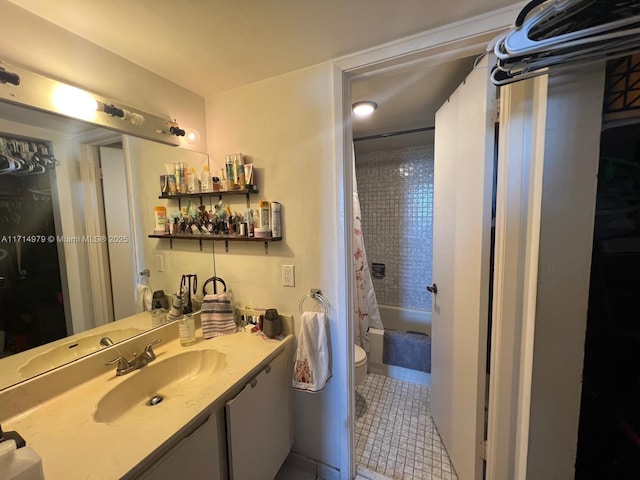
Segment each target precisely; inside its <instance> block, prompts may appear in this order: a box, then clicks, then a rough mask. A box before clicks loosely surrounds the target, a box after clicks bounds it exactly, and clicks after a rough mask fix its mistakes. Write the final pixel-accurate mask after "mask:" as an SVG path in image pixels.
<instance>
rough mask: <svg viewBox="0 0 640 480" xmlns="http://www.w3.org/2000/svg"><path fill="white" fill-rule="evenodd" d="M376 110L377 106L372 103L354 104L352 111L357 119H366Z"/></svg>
mask: <svg viewBox="0 0 640 480" xmlns="http://www.w3.org/2000/svg"><path fill="white" fill-rule="evenodd" d="M376 108H378V104H377V103H376V102H372V101H369V100H367V101H365V102H356V103H354V104H353V107H352V111H353V114H354V115H355V116H357V117H366V116H369V115H371V114H372V113H373V111H374V110H375V109H376Z"/></svg>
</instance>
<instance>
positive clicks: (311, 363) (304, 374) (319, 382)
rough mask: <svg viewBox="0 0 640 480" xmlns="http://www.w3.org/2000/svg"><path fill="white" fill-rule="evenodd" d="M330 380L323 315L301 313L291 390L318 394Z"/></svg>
mask: <svg viewBox="0 0 640 480" xmlns="http://www.w3.org/2000/svg"><path fill="white" fill-rule="evenodd" d="M329 378H331V371H330V370H329V348H328V345H327V330H326V327H325V316H324V313H319V312H303V313H302V318H301V321H300V335H299V337H298V349H297V350H296V358H295V361H294V364H293V378H292V385H293V388H296V389H298V390H305V391H307V392H319V391H320V390H322V389H323V388H324V386H325V385H326V383H327V381H328V380H329Z"/></svg>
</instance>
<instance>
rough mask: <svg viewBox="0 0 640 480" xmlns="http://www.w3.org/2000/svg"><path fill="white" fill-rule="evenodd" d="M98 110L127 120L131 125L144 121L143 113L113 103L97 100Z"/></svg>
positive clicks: (140, 123)
mask: <svg viewBox="0 0 640 480" xmlns="http://www.w3.org/2000/svg"><path fill="white" fill-rule="evenodd" d="M98 111H101V112H104V113H106V114H107V115H111V116H112V117H117V118H121V119H123V120H127V121H129V122H130V123H131V125H136V126H140V125H142V124H143V123H144V115H141V114H139V113H134V112H130V111H129V110H126V109H124V108H119V107H116V106H115V105H114V104H106V103H102V102H98Z"/></svg>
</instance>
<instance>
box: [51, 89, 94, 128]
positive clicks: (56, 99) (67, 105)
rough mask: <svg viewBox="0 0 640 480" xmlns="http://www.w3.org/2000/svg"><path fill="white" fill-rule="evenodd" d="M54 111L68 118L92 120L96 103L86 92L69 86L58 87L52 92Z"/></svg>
mask: <svg viewBox="0 0 640 480" xmlns="http://www.w3.org/2000/svg"><path fill="white" fill-rule="evenodd" d="M52 100H53V104H54V105H55V107H56V109H57V110H58V111H59V112H60V113H63V114H65V115H68V116H70V117H74V118H79V119H81V120H92V119H94V118H95V116H96V110H97V108H98V102H97V101H96V99H95V98H93V97H92V96H91V95H89V94H88V93H87V92H85V91H83V90H80V89H79V88H75V87H72V86H70V85H58V86H57V87H56V88H55V90H54V91H53V95H52Z"/></svg>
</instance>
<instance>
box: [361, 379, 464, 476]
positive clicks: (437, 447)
mask: <svg viewBox="0 0 640 480" xmlns="http://www.w3.org/2000/svg"><path fill="white" fill-rule="evenodd" d="M429 402H430V390H429V387H426V386H423V385H418V384H415V383H409V382H403V381H402V380H396V379H393V378H388V377H385V376H382V375H377V374H373V373H369V374H367V377H366V379H365V381H364V382H363V383H362V385H360V386H358V387H357V388H356V438H355V440H356V463H357V464H359V465H362V466H364V467H366V468H368V469H370V470H373V471H375V472H377V473H380V474H383V475H385V476H387V477H389V478H391V479H394V480H413V479H416V480H417V479H429V480H458V476H457V475H456V473H455V470H454V469H453V466H452V465H451V461H450V460H449V455H448V454H447V451H446V450H445V448H444V444H443V443H442V440H441V439H440V435H439V434H438V431H437V429H436V426H435V424H434V423H433V420H432V419H431V416H430V415H429Z"/></svg>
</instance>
